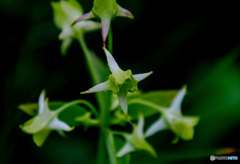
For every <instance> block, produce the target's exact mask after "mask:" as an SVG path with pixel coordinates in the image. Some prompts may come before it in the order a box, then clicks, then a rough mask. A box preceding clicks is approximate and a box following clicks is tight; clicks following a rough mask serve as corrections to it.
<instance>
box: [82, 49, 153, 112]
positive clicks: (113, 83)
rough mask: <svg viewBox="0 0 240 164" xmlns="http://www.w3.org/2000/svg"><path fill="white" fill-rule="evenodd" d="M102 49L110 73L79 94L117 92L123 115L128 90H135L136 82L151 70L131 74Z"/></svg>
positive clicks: (136, 88)
mask: <svg viewBox="0 0 240 164" xmlns="http://www.w3.org/2000/svg"><path fill="white" fill-rule="evenodd" d="M103 50H104V51H105V54H106V56H107V62H108V66H109V68H110V70H111V72H112V74H110V75H109V77H108V80H107V81H105V82H103V83H100V84H98V85H96V86H94V87H92V88H90V89H89V90H87V91H85V92H81V94H85V93H94V92H100V91H106V90H111V91H112V92H113V93H114V94H117V97H118V101H119V104H120V106H121V108H122V110H123V112H124V114H125V116H127V94H128V92H129V91H130V92H134V91H137V90H138V87H137V84H138V82H140V81H142V80H143V79H145V78H146V77H148V76H149V75H151V74H152V72H148V73H142V74H136V75H133V74H132V71H131V70H127V71H123V70H122V69H121V68H120V67H119V66H118V64H117V62H116V61H115V59H114V58H113V56H112V55H111V54H110V52H109V51H108V50H107V49H106V48H105V47H103Z"/></svg>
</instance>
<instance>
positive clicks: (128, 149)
mask: <svg viewBox="0 0 240 164" xmlns="http://www.w3.org/2000/svg"><path fill="white" fill-rule="evenodd" d="M133 150H134V148H133V147H132V145H131V144H129V143H126V144H125V145H124V146H123V147H122V148H121V149H120V150H119V152H118V153H117V157H122V156H124V155H125V154H127V153H130V152H132V151H133Z"/></svg>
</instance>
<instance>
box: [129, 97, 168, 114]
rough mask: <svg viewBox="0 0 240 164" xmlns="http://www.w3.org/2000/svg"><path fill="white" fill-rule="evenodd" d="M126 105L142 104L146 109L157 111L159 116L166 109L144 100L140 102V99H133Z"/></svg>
mask: <svg viewBox="0 0 240 164" xmlns="http://www.w3.org/2000/svg"><path fill="white" fill-rule="evenodd" d="M128 104H142V105H145V106H148V107H151V108H153V109H156V110H157V111H159V112H160V113H161V114H163V113H164V112H165V111H166V110H165V109H166V108H164V107H162V106H159V105H156V104H154V103H152V102H150V101H146V100H141V99H134V100H131V101H129V102H128Z"/></svg>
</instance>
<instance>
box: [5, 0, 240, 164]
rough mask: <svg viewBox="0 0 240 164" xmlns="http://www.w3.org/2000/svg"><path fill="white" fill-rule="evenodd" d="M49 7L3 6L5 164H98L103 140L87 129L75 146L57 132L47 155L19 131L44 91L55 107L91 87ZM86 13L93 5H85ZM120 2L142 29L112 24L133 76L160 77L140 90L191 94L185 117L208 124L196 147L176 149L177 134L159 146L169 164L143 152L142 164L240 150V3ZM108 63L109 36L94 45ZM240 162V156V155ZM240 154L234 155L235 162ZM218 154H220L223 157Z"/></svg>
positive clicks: (44, 1)
mask: <svg viewBox="0 0 240 164" xmlns="http://www.w3.org/2000/svg"><path fill="white" fill-rule="evenodd" d="M50 2H51V1H49V0H35V1H30V0H1V1H0V14H1V56H2V59H1V61H2V79H3V80H2V82H3V89H2V92H1V93H2V108H1V109H0V110H1V116H0V120H1V121H0V123H1V124H0V125H1V126H0V128H1V129H0V134H1V135H0V154H1V157H0V159H1V160H2V161H3V163H16V162H24V163H32V162H34V163H43V162H44V163H81V162H83V161H84V163H94V162H95V159H96V148H97V141H98V132H97V129H95V128H89V129H88V130H87V131H84V129H83V128H78V129H77V130H75V131H74V132H72V133H70V134H69V136H68V138H61V137H59V136H58V135H57V134H56V133H53V134H52V135H51V136H50V137H49V139H48V140H47V142H46V144H45V145H44V146H43V148H41V149H39V148H37V147H36V146H35V145H34V143H33V141H32V138H31V136H30V135H27V134H24V133H22V132H21V130H20V129H19V127H18V126H19V124H22V123H23V122H24V121H25V120H27V119H28V118H29V117H28V116H27V115H26V114H24V113H23V112H22V111H20V110H19V109H17V105H18V104H21V103H26V102H36V101H37V99H38V95H39V93H40V92H41V90H42V89H43V88H45V89H46V90H47V96H48V97H49V98H50V100H63V101H71V100H73V99H78V98H86V99H89V100H92V101H94V99H93V96H92V95H89V96H88V95H87V96H81V95H80V94H79V92H80V91H83V90H86V88H89V87H90V86H91V83H90V77H89V75H88V72H87V69H86V67H85V63H84V57H83V54H82V51H81V49H80V47H79V45H78V44H77V42H74V44H73V45H72V46H71V48H70V49H69V51H68V55H67V56H66V57H62V56H61V54H60V41H59V40H58V34H59V32H60V31H59V30H58V29H57V28H56V27H55V25H54V24H53V17H52V9H51V6H50ZM80 2H81V4H82V6H83V8H84V9H85V12H87V11H89V10H91V7H92V1H86V0H81V1H80ZM156 2H158V1H154V2H153V1H147V0H128V1H126V0H119V1H118V3H119V4H120V5H121V6H123V7H124V8H127V9H129V10H130V11H131V12H132V13H133V15H134V16H135V19H134V20H130V19H127V18H116V19H115V20H114V21H113V22H112V28H113V54H114V57H115V59H116V60H117V61H118V63H119V65H120V67H122V68H123V69H129V68H130V69H132V71H133V72H134V73H142V72H148V71H150V70H153V72H154V74H153V75H151V77H149V78H148V79H146V80H144V81H143V82H141V83H140V84H139V88H142V90H144V91H150V90H168V89H179V88H181V87H182V86H183V85H184V84H187V85H188V95H187V97H186V99H184V102H183V113H184V114H192V115H199V116H200V117H201V120H200V123H199V125H198V126H197V127H196V131H195V137H194V139H193V140H192V141H188V142H185V141H180V142H179V143H178V144H177V145H171V144H169V142H170V140H169V139H168V138H169V136H171V135H172V134H171V133H170V132H169V133H168V132H163V133H160V134H158V135H156V136H155V137H153V138H150V139H149V142H151V144H152V145H154V147H155V148H156V150H157V152H158V155H159V158H158V159H153V158H151V157H150V156H148V155H146V154H140V155H141V156H140V157H141V158H139V153H133V156H132V163H146V162H148V163H160V162H162V163H164V162H166V163H168V162H173V163H175V162H184V163H192V162H194V163H205V162H209V156H210V155H212V153H214V152H215V150H217V149H220V148H225V147H233V148H236V149H239V148H240V143H239V138H240V136H239V133H237V132H238V131H239V123H240V119H239V118H240V68H239V64H240V63H239V52H240V47H239V43H240V39H239V38H240V24H239V15H240V14H239V10H238V8H237V5H236V4H224V5H221V6H220V5H219V4H218V5H219V6H217V5H216V4H214V5H212V6H210V4H201V3H198V2H195V3H186V4H184V3H182V2H181V3H180V2H179V3H173V2H168V3H167V2H161V1H160V2H158V3H156ZM85 38H86V40H87V44H88V46H89V47H90V48H91V49H93V50H95V51H96V52H97V54H98V56H100V57H101V58H102V59H103V60H104V61H105V57H104V54H103V52H102V48H101V47H102V40H101V34H100V31H96V32H93V33H90V34H87V35H86V36H85ZM233 154H234V155H236V154H237V155H239V153H238V152H235V153H233ZM233 154H231V155H233ZM213 155H214V154H213Z"/></svg>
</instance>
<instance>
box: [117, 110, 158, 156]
mask: <svg viewBox="0 0 240 164" xmlns="http://www.w3.org/2000/svg"><path fill="white" fill-rule="evenodd" d="M143 128H144V117H143V115H142V114H140V115H139V121H138V124H137V126H136V125H133V132H132V134H128V133H123V132H115V134H117V135H121V136H123V137H124V138H125V139H126V143H125V144H124V146H123V147H122V148H121V149H120V150H119V151H118V152H117V157H122V156H124V155H126V154H127V153H130V152H133V151H138V150H144V151H147V152H149V153H150V154H151V155H152V156H153V157H157V154H156V152H155V150H154V148H153V147H152V146H151V145H150V144H149V143H148V142H147V141H146V140H145V136H144V133H143Z"/></svg>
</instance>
